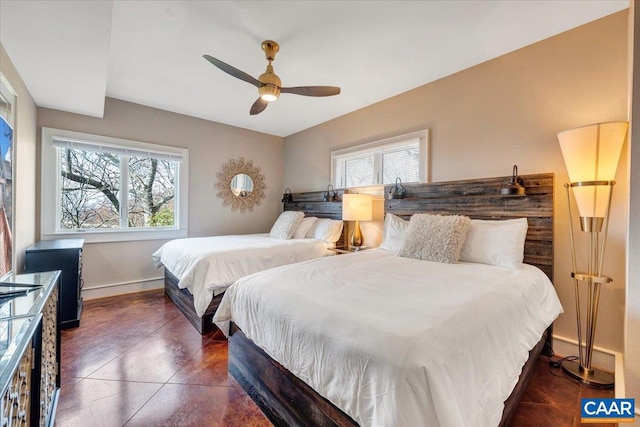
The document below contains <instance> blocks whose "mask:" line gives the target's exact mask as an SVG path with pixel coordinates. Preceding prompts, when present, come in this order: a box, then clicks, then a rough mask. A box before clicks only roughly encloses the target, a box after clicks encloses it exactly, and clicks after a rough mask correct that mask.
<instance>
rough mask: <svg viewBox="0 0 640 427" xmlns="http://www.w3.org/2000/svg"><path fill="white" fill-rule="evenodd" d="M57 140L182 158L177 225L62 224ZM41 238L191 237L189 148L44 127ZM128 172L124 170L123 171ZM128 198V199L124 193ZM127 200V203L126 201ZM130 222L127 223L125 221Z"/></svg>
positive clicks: (177, 185) (178, 171)
mask: <svg viewBox="0 0 640 427" xmlns="http://www.w3.org/2000/svg"><path fill="white" fill-rule="evenodd" d="M54 140H56V141H57V142H56V144H57V145H59V141H61V140H62V141H65V142H66V141H68V142H69V143H70V144H74V143H75V144H77V145H78V146H79V147H82V144H89V145H94V146H95V145H102V146H104V147H107V148H108V149H111V150H117V151H122V155H123V156H126V153H127V150H129V152H131V153H132V155H141V152H149V153H153V157H158V156H160V157H162V158H166V159H173V160H178V159H180V160H179V161H178V162H177V165H176V175H175V183H174V188H175V196H174V197H175V201H174V208H175V225H174V227H161V228H159V227H147V228H140V227H136V228H124V227H123V228H115V229H106V228H104V229H79V230H66V229H61V228H60V218H61V205H60V197H59V193H60V186H61V174H60V162H59V161H58V160H59V158H58V149H59V148H57V147H55V146H54ZM41 153H42V163H41V179H42V183H41V187H40V188H41V206H42V212H41V220H40V225H41V239H43V240H48V239H58V238H72V237H73V238H78V237H82V238H84V239H85V241H87V242H89V243H91V242H96V243H97V242H122V241H132V240H156V239H175V238H179V237H187V235H188V217H189V213H188V206H189V205H188V200H189V197H188V196H189V195H188V189H189V185H188V171H189V151H188V150H187V149H184V148H178V147H169V146H165V145H157V144H149V143H146V142H140V141H131V140H127V139H120V138H112V137H108V136H102V135H92V134H87V133H81V132H73V131H69V130H63V129H53V128H46V127H43V128H42V138H41ZM122 172H124V173H122ZM127 174H128V168H126V167H123V166H122V165H121V176H120V181H121V184H120V185H121V188H122V186H124V187H125V188H126V189H127V191H124V193H123V192H122V191H121V194H127V192H128V182H127V181H128V179H127ZM124 199H125V200H126V199H128V198H127V197H124ZM125 204H126V203H125ZM125 204H123V208H122V209H121V211H122V212H121V216H120V218H121V224H120V225H121V227H122V226H123V223H122V217H123V216H124V215H125V213H124V212H126V211H127V210H128V209H125ZM125 226H126V223H125Z"/></svg>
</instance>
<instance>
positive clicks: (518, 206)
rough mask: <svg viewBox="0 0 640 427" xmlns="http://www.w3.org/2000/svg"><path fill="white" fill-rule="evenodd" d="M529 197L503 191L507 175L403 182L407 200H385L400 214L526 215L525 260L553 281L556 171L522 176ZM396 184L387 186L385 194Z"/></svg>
mask: <svg viewBox="0 0 640 427" xmlns="http://www.w3.org/2000/svg"><path fill="white" fill-rule="evenodd" d="M521 177H522V178H523V179H524V186H525V188H526V196H503V195H501V194H500V189H501V187H502V183H503V180H504V179H505V177H497V178H481V179H469V180H462V181H448V182H434V183H426V184H402V186H403V187H404V188H405V189H406V191H407V193H406V196H405V198H404V199H395V200H385V212H390V213H392V214H395V215H398V216H400V217H404V218H407V217H410V216H411V215H413V214H414V213H433V214H442V215H447V214H448V215H451V214H456V215H466V216H468V217H470V218H473V219H511V218H523V217H526V218H527V220H528V222H529V230H528V232H527V239H526V241H525V245H524V262H525V263H527V264H532V265H535V266H536V267H538V268H540V269H541V270H542V271H544V272H545V273H546V275H547V276H548V277H549V279H551V280H553V212H554V211H553V181H554V175H553V173H543V174H534V175H521ZM392 186H393V185H387V186H385V195H386V194H388V193H389V189H390V188H391V187H392Z"/></svg>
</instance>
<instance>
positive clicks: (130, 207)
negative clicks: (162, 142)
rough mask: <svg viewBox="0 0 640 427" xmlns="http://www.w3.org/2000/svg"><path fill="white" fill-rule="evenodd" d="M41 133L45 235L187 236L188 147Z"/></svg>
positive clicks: (93, 237)
mask: <svg viewBox="0 0 640 427" xmlns="http://www.w3.org/2000/svg"><path fill="white" fill-rule="evenodd" d="M42 134H43V135H42V153H43V156H42V195H43V202H42V205H43V208H44V210H43V218H42V230H43V235H44V236H45V237H46V236H52V237H53V236H55V237H59V236H60V235H61V234H62V235H64V234H71V233H73V234H74V235H77V234H78V233H86V235H85V236H83V237H85V238H86V239H88V240H89V241H117V240H140V239H154V238H159V239H161V238H173V237H182V236H186V234H187V233H186V219H187V212H186V210H187V203H186V201H187V194H186V193H187V185H186V180H187V174H186V171H187V150H184V149H179V148H173V147H166V146H158V145H153V144H146V143H142V142H136V141H127V140H122V139H116V138H108V137H103V136H98V135H88V134H80V133H76V132H70V131H63V130H58V129H49V128H43V131H42Z"/></svg>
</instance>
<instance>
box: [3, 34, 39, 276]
mask: <svg viewBox="0 0 640 427" xmlns="http://www.w3.org/2000/svg"><path fill="white" fill-rule="evenodd" d="M0 72H1V73H2V74H3V75H4V77H5V78H6V79H7V80H8V82H9V84H10V85H11V88H12V89H13V91H14V92H16V95H17V100H16V104H17V114H16V125H15V128H16V129H15V135H14V137H15V165H14V166H13V167H14V174H15V175H14V177H15V182H14V183H13V185H14V191H15V195H16V199H15V206H14V215H15V230H14V233H13V247H14V254H15V256H14V259H15V261H14V264H15V265H14V267H15V268H16V270H17V271H18V272H21V271H22V270H23V268H24V250H25V249H26V248H27V247H29V246H30V245H31V244H32V243H33V242H35V241H36V237H37V236H36V177H35V174H34V173H33V171H35V169H36V104H35V102H34V101H33V98H32V97H31V94H30V93H29V90H28V89H27V87H26V86H25V85H24V82H23V81H22V79H21V78H20V75H19V74H18V72H17V71H16V69H15V67H14V66H13V63H12V62H11V59H10V58H9V56H8V55H7V52H6V51H5V50H4V47H3V46H2V44H0Z"/></svg>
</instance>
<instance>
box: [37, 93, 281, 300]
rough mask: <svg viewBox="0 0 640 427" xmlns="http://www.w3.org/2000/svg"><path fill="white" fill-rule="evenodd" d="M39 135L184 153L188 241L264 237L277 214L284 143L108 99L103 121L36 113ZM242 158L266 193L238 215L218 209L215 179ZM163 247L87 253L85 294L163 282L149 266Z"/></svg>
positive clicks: (109, 246) (117, 246)
mask: <svg viewBox="0 0 640 427" xmlns="http://www.w3.org/2000/svg"><path fill="white" fill-rule="evenodd" d="M42 127H52V128H57V129H66V130H72V131H77V132H86V133H92V134H97V135H106V136H111V137H117V138H124V139H131V140H136V141H142V142H149V143H155V144H161V145H170V146H175V147H182V148H187V149H189V236H190V237H194V236H206V235H219V234H238V233H258V232H268V231H269V229H270V227H271V225H272V224H273V221H274V220H275V219H276V217H277V216H278V214H279V213H280V211H281V206H282V205H281V203H280V200H281V198H282V186H283V183H282V169H283V163H282V151H283V145H284V141H283V139H282V138H280V137H275V136H271V135H266V134H262V133H258V132H253V131H249V130H245V129H240V128H236V127H232V126H227V125H223V124H220V123H214V122H210V121H206V120H202V119H197V118H193V117H189V116H184V115H181V114H175V113H170V112H167V111H163V110H158V109H155V108H150V107H145V106H142V105H138V104H133V103H130V102H125V101H119V100H116V99H111V98H107V99H106V102H105V115H104V118H103V119H99V118H94V117H88V116H82V115H78V114H71V113H65V112H62V111H57V110H50V109H46V108H39V109H38V133H40V132H41V128H42ZM39 140H40V135H38V141H39ZM240 157H244V158H245V159H246V160H253V161H254V163H255V164H256V165H257V166H259V167H260V168H261V170H262V172H263V174H264V175H265V177H266V180H265V182H266V185H267V188H266V194H265V199H263V202H262V203H261V205H260V206H257V207H256V208H254V210H253V212H246V213H243V214H241V213H239V211H236V212H232V211H231V209H230V207H226V206H222V200H221V199H218V198H217V197H216V192H217V190H216V189H215V183H216V181H217V177H216V173H217V172H219V171H221V170H222V165H223V164H224V163H226V162H227V161H229V160H230V159H232V158H234V159H238V158H240ZM38 170H39V169H38ZM38 176H39V173H38ZM38 179H39V178H38ZM39 204H40V202H39V200H38V205H39ZM162 243H164V241H163V240H152V241H139V242H119V243H92V244H87V245H85V256H84V270H83V275H84V279H85V287H86V288H92V287H96V286H98V287H99V286H105V285H113V284H119V283H128V282H139V281H145V280H148V279H151V278H157V277H160V276H162V271H161V270H156V269H155V268H154V267H153V264H152V262H151V254H152V253H153V252H154V251H155V250H156V249H157V248H159V247H160V246H161V244H162Z"/></svg>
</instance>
